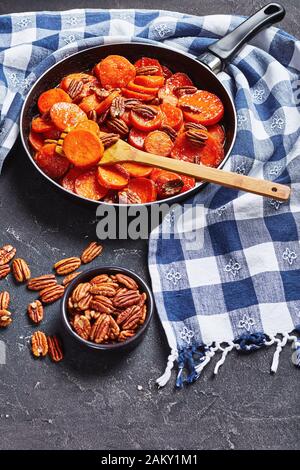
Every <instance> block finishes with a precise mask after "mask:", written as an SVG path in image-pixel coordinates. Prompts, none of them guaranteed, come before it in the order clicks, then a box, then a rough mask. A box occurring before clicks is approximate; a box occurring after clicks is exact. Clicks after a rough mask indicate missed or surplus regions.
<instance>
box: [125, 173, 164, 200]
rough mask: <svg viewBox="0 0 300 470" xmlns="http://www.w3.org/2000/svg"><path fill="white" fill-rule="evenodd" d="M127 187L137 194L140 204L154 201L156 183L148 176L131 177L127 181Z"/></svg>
mask: <svg viewBox="0 0 300 470" xmlns="http://www.w3.org/2000/svg"><path fill="white" fill-rule="evenodd" d="M128 189H129V190H130V191H132V192H133V193H135V194H137V195H138V196H139V198H140V200H141V202H142V204H145V203H147V202H153V201H156V197H157V191H156V185H155V183H154V181H152V180H150V179H148V178H132V179H131V180H130V181H129V183H128Z"/></svg>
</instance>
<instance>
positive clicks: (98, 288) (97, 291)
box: [90, 282, 117, 297]
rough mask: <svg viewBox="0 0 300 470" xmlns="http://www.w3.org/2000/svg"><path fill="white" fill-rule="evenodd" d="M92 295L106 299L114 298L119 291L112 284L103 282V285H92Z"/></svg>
mask: <svg viewBox="0 0 300 470" xmlns="http://www.w3.org/2000/svg"><path fill="white" fill-rule="evenodd" d="M90 293H91V294H92V295H104V296H105V297H114V296H115V295H116V293H117V290H116V288H115V287H114V286H113V285H112V284H110V283H106V282H102V283H101V284H95V285H92V286H91V289H90Z"/></svg>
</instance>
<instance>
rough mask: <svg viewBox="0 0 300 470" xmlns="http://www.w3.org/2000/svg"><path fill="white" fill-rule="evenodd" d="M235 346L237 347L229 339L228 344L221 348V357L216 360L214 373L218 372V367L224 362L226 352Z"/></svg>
mask: <svg viewBox="0 0 300 470" xmlns="http://www.w3.org/2000/svg"><path fill="white" fill-rule="evenodd" d="M236 348H237V345H236V344H234V343H233V342H232V341H230V343H229V345H228V346H227V347H226V348H224V349H223V352H222V356H221V359H220V360H219V361H218V362H217V364H216V366H215V368H214V375H217V373H218V372H219V369H220V367H221V366H222V365H223V364H224V362H225V360H226V356H227V354H228V353H229V352H230V351H232V350H233V349H236ZM221 349H222V348H221Z"/></svg>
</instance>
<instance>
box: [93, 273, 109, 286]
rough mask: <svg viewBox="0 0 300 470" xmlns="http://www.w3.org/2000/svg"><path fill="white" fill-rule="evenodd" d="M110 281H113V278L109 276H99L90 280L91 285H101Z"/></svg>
mask: <svg viewBox="0 0 300 470" xmlns="http://www.w3.org/2000/svg"><path fill="white" fill-rule="evenodd" d="M109 281H111V278H110V276H108V274H98V276H95V277H93V279H91V280H90V284H101V283H102V282H109Z"/></svg>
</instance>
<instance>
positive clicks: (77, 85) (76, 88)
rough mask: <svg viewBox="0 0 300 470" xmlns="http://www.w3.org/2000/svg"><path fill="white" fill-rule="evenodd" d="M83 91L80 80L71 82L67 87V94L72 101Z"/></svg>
mask: <svg viewBox="0 0 300 470" xmlns="http://www.w3.org/2000/svg"><path fill="white" fill-rule="evenodd" d="M82 89H83V83H82V81H81V80H74V79H73V80H71V81H70V85H69V86H68V94H69V96H70V98H71V99H72V100H74V99H75V98H76V96H78V95H80V93H81V92H82Z"/></svg>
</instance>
